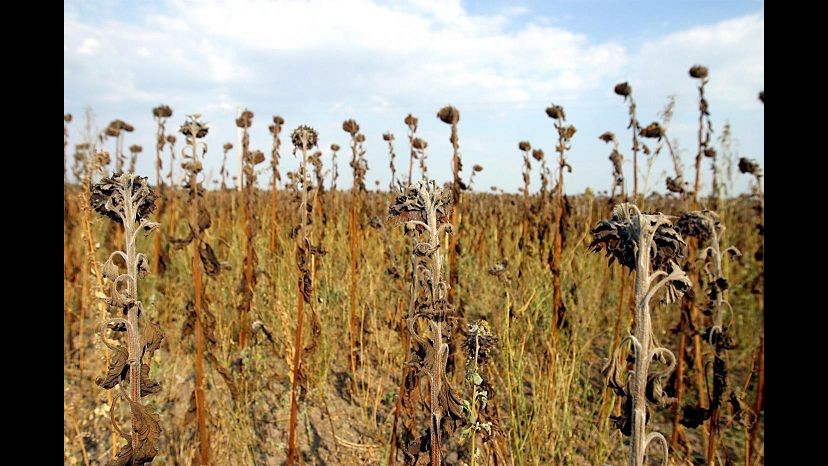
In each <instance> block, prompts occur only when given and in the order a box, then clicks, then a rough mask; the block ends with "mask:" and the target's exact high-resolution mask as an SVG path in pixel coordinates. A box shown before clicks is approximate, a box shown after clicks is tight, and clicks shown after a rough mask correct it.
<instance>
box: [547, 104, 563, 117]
mask: <svg viewBox="0 0 828 466" xmlns="http://www.w3.org/2000/svg"><path fill="white" fill-rule="evenodd" d="M546 116H548V117H549V118H552V119H553V120H558V119H561V120H566V114H565V113H564V109H563V107H561V106H560V105H555V104H552V105H550V106H548V107H546Z"/></svg>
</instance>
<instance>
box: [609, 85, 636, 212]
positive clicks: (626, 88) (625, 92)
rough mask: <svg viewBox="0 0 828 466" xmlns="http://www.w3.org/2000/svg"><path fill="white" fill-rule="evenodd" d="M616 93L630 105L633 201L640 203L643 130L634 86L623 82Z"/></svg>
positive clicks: (616, 89)
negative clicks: (640, 131)
mask: <svg viewBox="0 0 828 466" xmlns="http://www.w3.org/2000/svg"><path fill="white" fill-rule="evenodd" d="M615 93H616V94H618V95H620V96H621V97H623V98H624V102H628V103H629V113H630V123H629V125H628V126H627V128H629V129H631V130H632V152H633V201H635V202H637V201H638V150H639V148H640V147H639V145H638V131H639V129H640V128H641V127H640V126H639V124H638V118H637V117H636V116H635V110H636V107H635V100H634V99H633V96H632V86H630V84H629V83H628V82H626V81H625V82H623V83H619V84H616V85H615Z"/></svg>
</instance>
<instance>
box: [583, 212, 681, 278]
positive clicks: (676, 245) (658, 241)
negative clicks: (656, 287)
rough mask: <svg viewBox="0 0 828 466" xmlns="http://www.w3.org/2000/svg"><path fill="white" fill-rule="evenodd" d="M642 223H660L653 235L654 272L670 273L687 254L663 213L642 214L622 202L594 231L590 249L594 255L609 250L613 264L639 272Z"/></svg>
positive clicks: (679, 237)
mask: <svg viewBox="0 0 828 466" xmlns="http://www.w3.org/2000/svg"><path fill="white" fill-rule="evenodd" d="M642 222H651V225H650V226H652V225H655V224H657V225H658V226H657V228H656V232H655V235H654V236H653V243H654V245H653V246H654V251H651V252H650V255H651V256H650V260H651V264H652V266H653V270H664V271H666V272H669V271H670V269H669V267H670V265H671V263H678V262H680V261H681V260H682V258H683V257H684V255H685V254H686V252H687V244H686V243H685V242H684V240H683V239H682V238H681V235H679V233H678V232H677V231H676V230H675V229H674V228H673V226H672V225H671V224H670V223H669V222H668V221H666V218H665V217H664V215H662V214H661V213H653V214H640V213H638V210H637V209H636V208H635V206H634V205H632V204H629V203H622V204H619V205H617V206H615V208H614V209H613V211H612V217H611V218H610V219H609V220H601V221H599V222H598V224H597V225H596V226H595V228H593V230H592V242H591V243H590V245H589V248H590V249H591V250H592V251H593V252H600V251H601V250H602V249H603V250H605V251H606V255H607V256H608V257H609V258H610V264H612V262H613V261H615V260H617V261H618V262H619V263H620V264H621V265H622V266H624V267H627V268H628V269H630V270H635V268H636V259H637V257H638V254H639V244H638V242H639V235H640V234H641V231H642V226H643V225H642Z"/></svg>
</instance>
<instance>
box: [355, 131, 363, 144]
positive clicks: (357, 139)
mask: <svg viewBox="0 0 828 466" xmlns="http://www.w3.org/2000/svg"><path fill="white" fill-rule="evenodd" d="M355 139H356V142H365V135H364V134H362V133H359V134H357V135H356V138H355Z"/></svg>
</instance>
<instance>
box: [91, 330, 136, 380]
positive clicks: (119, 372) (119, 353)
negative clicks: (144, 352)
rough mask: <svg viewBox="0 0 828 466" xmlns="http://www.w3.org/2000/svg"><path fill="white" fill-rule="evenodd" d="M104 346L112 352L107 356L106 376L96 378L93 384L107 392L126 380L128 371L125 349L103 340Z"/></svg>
mask: <svg viewBox="0 0 828 466" xmlns="http://www.w3.org/2000/svg"><path fill="white" fill-rule="evenodd" d="M103 341H104V344H105V345H106V346H108V347H109V349H110V350H112V353H110V356H109V366H107V369H106V374H104V375H103V376H102V377H97V378H96V379H95V384H96V385H98V386H99V387H101V388H105V389H107V390H109V389H111V388H112V387H114V386H115V385H118V383H119V382H120V381H121V380H124V378H126V376H127V375H126V374H127V372H128V370H129V367H128V366H127V359H128V358H129V356H128V354H127V350H126V348H123V347H121V346H118V345H111V344H110V343H109V342H107V341H106V339H104V340H103Z"/></svg>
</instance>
